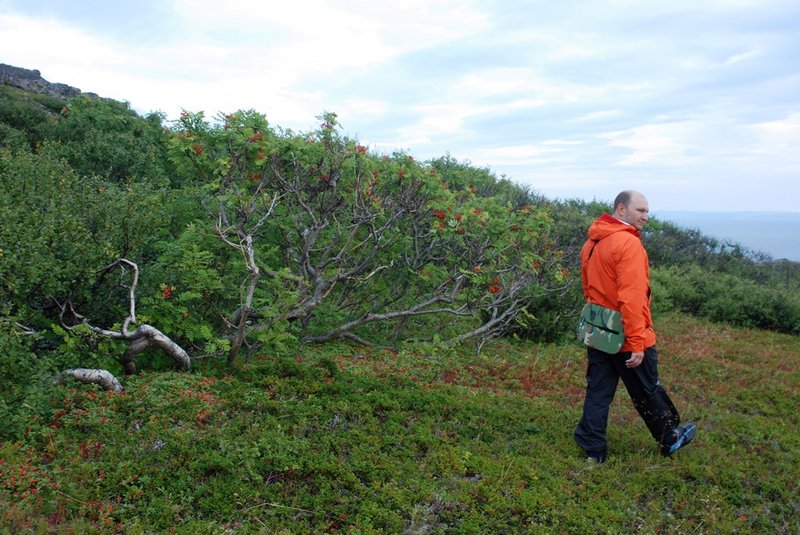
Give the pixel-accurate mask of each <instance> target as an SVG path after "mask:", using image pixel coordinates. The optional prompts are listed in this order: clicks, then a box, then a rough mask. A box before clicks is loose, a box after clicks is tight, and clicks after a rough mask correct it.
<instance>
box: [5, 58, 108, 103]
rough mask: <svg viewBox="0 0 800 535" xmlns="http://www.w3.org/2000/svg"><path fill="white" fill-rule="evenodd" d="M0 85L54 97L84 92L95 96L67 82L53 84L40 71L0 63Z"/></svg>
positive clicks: (66, 96)
mask: <svg viewBox="0 0 800 535" xmlns="http://www.w3.org/2000/svg"><path fill="white" fill-rule="evenodd" d="M0 85H10V86H12V87H16V88H19V89H23V90H25V91H30V92H31V93H38V94H41V95H48V96H51V97H54V98H61V99H70V98H72V97H74V96H76V95H80V94H84V95H89V96H97V95H95V94H94V93H81V90H80V89H78V88H77V87H72V86H69V85H67V84H54V83H51V82H48V81H47V80H45V79H44V78H42V73H40V72H39V71H37V70H30V69H23V68H21V67H14V66H11V65H6V64H5V63H0Z"/></svg>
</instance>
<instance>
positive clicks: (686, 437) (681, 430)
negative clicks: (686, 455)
mask: <svg viewBox="0 0 800 535" xmlns="http://www.w3.org/2000/svg"><path fill="white" fill-rule="evenodd" d="M696 433H697V426H696V425H695V424H685V425H682V426H680V427H678V428H677V429H676V430H675V434H676V435H677V436H678V438H677V439H676V440H675V442H673V443H672V445H671V446H670V447H669V449H668V450H666V451H664V455H666V456H667V457H669V456H670V455H672V454H673V453H675V452H676V451H678V450H679V449H681V448H683V447H684V446H688V445H689V443H690V442H691V441H692V440H694V436H695V434H696Z"/></svg>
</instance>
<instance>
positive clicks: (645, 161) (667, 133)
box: [598, 121, 696, 167]
mask: <svg viewBox="0 0 800 535" xmlns="http://www.w3.org/2000/svg"><path fill="white" fill-rule="evenodd" d="M695 126H696V125H694V123H692V122H690V121H686V122H680V123H667V124H646V125H642V126H637V127H635V128H631V129H628V130H624V131H618V132H610V133H607V134H601V135H600V136H598V137H600V138H601V139H605V140H608V144H609V145H610V146H611V147H622V148H625V149H628V152H627V153H626V154H625V155H624V156H622V157H621V158H619V159H618V160H617V162H616V164H617V165H623V166H629V165H630V166H641V165H650V166H668V167H672V166H678V165H685V164H687V163H688V162H689V161H690V160H691V159H692V158H691V157H690V156H688V154H687V152H688V150H689V149H691V148H692V147H693V146H694V145H693V144H692V143H690V142H689V139H690V138H691V136H692V132H693V130H694V129H695Z"/></svg>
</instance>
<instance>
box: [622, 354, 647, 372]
mask: <svg viewBox="0 0 800 535" xmlns="http://www.w3.org/2000/svg"><path fill="white" fill-rule="evenodd" d="M643 360H644V351H634V352H632V353H631V358H629V359H628V360H626V361H625V366H627V367H628V368H635V367H637V366H638V365H639V364H641V363H642V361H643Z"/></svg>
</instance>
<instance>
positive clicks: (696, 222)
mask: <svg viewBox="0 0 800 535" xmlns="http://www.w3.org/2000/svg"><path fill="white" fill-rule="evenodd" d="M651 215H652V216H653V217H655V218H656V219H658V220H660V221H669V222H671V223H673V224H676V225H678V226H679V227H682V228H693V229H697V230H699V231H700V232H701V233H703V234H704V235H705V236H709V237H711V238H714V239H717V240H721V241H730V242H733V243H738V244H739V245H741V246H742V247H744V248H746V249H748V250H750V251H753V252H761V253H765V254H767V255H769V256H771V257H772V258H773V259H775V260H779V259H786V260H791V261H793V262H800V233H798V232H797V231H796V228H797V227H796V225H786V224H785V223H787V222H789V223H800V212H777V211H776V212H768V211H758V212H756V211H751V212H744V211H735V212H712V211H705V212H697V211H690V210H658V211H653V212H651Z"/></svg>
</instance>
